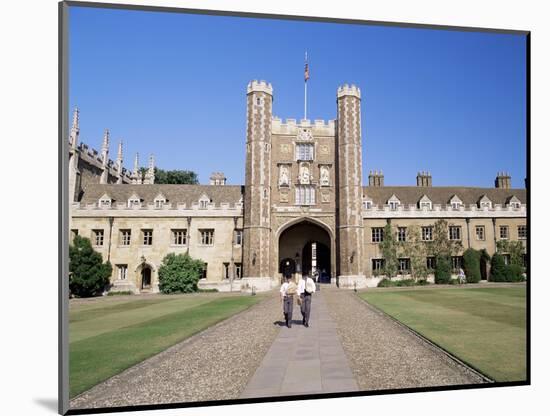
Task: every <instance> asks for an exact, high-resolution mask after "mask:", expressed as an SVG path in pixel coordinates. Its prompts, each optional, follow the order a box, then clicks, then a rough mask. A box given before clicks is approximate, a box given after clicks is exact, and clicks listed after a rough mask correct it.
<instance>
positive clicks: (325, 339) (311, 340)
mask: <svg viewBox="0 0 550 416" xmlns="http://www.w3.org/2000/svg"><path fill="white" fill-rule="evenodd" d="M311 309H312V310H311V317H310V326H309V328H306V327H304V326H303V325H302V323H301V319H302V315H301V314H300V309H299V307H298V306H297V305H296V304H295V305H294V313H293V325H292V328H286V327H283V328H281V331H280V332H279V335H278V336H277V338H276V339H275V341H274V342H273V344H272V345H271V348H270V349H269V350H268V352H267V354H266V356H265V357H264V359H263V360H262V362H261V364H260V366H259V367H258V369H257V370H256V372H255V373H254V376H253V377H252V378H251V380H250V382H249V383H248V385H247V386H246V388H245V389H244V391H243V393H242V394H241V397H242V398H250V397H268V396H280V395H284V396H288V395H294V394H314V393H334V392H342V391H357V390H358V385H357V382H356V381H355V378H354V376H353V373H352V371H351V369H350V366H349V363H348V360H347V358H346V354H345V352H344V349H343V347H342V343H341V342H340V339H339V338H338V333H337V331H336V323H335V322H334V320H333V319H332V318H331V316H330V314H329V313H328V309H327V305H326V302H325V299H324V297H323V295H322V292H318V293H316V294H315V295H314V296H313V299H312V308H311Z"/></svg>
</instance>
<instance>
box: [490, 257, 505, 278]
mask: <svg viewBox="0 0 550 416" xmlns="http://www.w3.org/2000/svg"><path fill="white" fill-rule="evenodd" d="M506 269H507V267H506V264H505V263H504V257H502V255H500V254H498V253H495V254H494V255H493V258H492V259H491V281H493V282H506V281H507V280H506V279H507V277H506V276H507V274H508V273H507V270H506Z"/></svg>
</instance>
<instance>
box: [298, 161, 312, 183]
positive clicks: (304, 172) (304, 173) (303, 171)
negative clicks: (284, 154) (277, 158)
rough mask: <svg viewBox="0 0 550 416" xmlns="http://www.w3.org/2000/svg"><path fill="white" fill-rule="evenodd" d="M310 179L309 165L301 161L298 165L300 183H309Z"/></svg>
mask: <svg viewBox="0 0 550 416" xmlns="http://www.w3.org/2000/svg"><path fill="white" fill-rule="evenodd" d="M310 179H311V176H310V174H309V166H308V164H307V163H302V164H301V165H300V183H301V184H302V185H309V181H310Z"/></svg>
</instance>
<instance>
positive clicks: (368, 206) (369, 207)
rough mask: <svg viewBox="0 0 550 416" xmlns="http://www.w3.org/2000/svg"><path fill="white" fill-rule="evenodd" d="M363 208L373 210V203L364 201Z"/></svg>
mask: <svg viewBox="0 0 550 416" xmlns="http://www.w3.org/2000/svg"><path fill="white" fill-rule="evenodd" d="M363 207H364V208H365V209H371V208H372V201H363Z"/></svg>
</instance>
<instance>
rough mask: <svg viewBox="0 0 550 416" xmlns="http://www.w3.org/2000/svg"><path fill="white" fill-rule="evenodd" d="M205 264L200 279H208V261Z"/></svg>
mask: <svg viewBox="0 0 550 416" xmlns="http://www.w3.org/2000/svg"><path fill="white" fill-rule="evenodd" d="M203 264H204V266H203V268H202V270H201V276H200V279H206V277H207V275H208V263H203Z"/></svg>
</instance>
